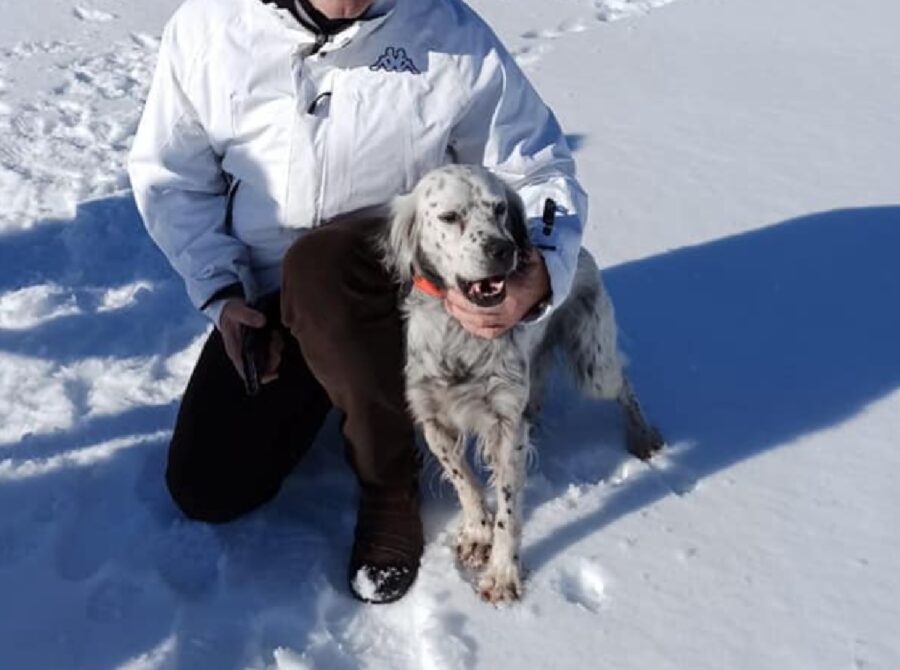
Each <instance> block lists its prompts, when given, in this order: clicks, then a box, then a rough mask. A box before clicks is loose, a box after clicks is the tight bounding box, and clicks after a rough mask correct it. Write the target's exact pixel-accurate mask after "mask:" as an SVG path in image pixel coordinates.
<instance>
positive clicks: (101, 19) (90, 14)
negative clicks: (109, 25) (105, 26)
mask: <svg viewBox="0 0 900 670" xmlns="http://www.w3.org/2000/svg"><path fill="white" fill-rule="evenodd" d="M72 13H73V14H74V15H75V17H76V18H79V19H81V20H82V21H91V22H94V23H106V22H107V21H113V20H114V19H116V18H117V17H116V15H115V14H110V13H109V12H104V11H101V10H99V9H90V8H89V7H78V6H76V7H75V8H73V9H72Z"/></svg>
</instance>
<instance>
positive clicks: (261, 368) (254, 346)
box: [241, 326, 271, 396]
mask: <svg viewBox="0 0 900 670" xmlns="http://www.w3.org/2000/svg"><path fill="white" fill-rule="evenodd" d="M270 335H271V331H270V330H269V329H268V328H266V327H265V326H263V327H262V328H250V327H249V326H243V327H242V328H241V360H242V361H243V363H244V385H245V387H246V389H247V395H251V396H253V395H256V394H257V393H259V377H260V375H261V374H263V373H264V372H265V370H266V363H268V360H269V337H270Z"/></svg>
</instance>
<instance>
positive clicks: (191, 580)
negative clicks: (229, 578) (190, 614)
mask: <svg viewBox="0 0 900 670" xmlns="http://www.w3.org/2000/svg"><path fill="white" fill-rule="evenodd" d="M221 553H222V549H221V546H220V544H219V540H218V538H217V537H216V535H215V533H213V531H212V530H211V529H210V528H209V526H207V525H206V524H202V523H195V522H192V521H181V520H179V521H176V522H175V523H173V524H172V526H171V528H169V530H168V532H166V533H165V534H164V535H163V536H162V537H160V538H159V540H158V542H157V545H156V547H155V548H154V554H153V558H154V560H155V562H156V569H157V571H158V572H159V576H160V577H161V578H162V580H163V581H164V582H165V583H166V584H167V585H168V586H169V588H171V589H172V590H173V591H175V592H176V593H178V594H179V595H181V596H183V597H185V598H187V599H189V600H196V599H198V598H201V597H203V596H205V595H206V594H208V593H209V592H210V591H212V590H213V589H214V588H215V586H216V584H217V582H218V581H219V556H220V555H221Z"/></svg>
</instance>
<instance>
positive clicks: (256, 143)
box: [129, 0, 586, 602]
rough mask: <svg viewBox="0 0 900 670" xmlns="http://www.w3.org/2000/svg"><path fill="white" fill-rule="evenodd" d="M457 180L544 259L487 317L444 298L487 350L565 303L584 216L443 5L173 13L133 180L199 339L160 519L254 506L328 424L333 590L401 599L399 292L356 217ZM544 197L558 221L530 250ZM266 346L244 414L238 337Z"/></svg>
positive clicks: (454, 13) (403, 438) (408, 452)
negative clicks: (460, 172)
mask: <svg viewBox="0 0 900 670" xmlns="http://www.w3.org/2000/svg"><path fill="white" fill-rule="evenodd" d="M454 161H455V162H462V163H475V164H481V165H485V166H486V167H488V168H489V169H491V170H493V171H495V172H496V173H497V174H498V175H499V176H501V177H502V178H504V179H505V180H507V181H508V182H509V183H511V184H512V185H513V186H514V187H515V188H516V189H517V190H518V192H519V194H520V195H521V196H522V198H523V200H524V202H525V204H526V207H527V210H528V214H529V216H530V217H531V219H530V222H529V227H530V229H531V231H532V234H533V235H534V236H536V237H537V236H539V237H540V243H541V246H542V247H543V248H545V249H546V251H545V252H544V253H543V256H541V254H536V257H535V258H534V259H532V262H531V263H530V264H529V266H528V267H529V269H528V270H527V275H528V279H529V280H528V281H527V282H522V285H521V287H520V288H519V289H518V293H517V294H515V295H513V294H512V291H513V289H512V287H511V289H510V290H511V294H510V295H508V297H507V300H506V302H505V303H504V304H503V305H500V306H499V307H496V308H491V309H486V310H481V309H476V308H474V307H473V306H471V305H470V304H468V303H467V302H466V301H465V300H464V299H463V298H462V297H461V296H460V295H459V294H458V293H457V292H455V291H452V292H451V293H450V295H449V296H448V298H447V302H446V304H447V309H448V310H449V311H450V313H451V314H453V316H455V317H456V318H457V319H458V320H459V321H460V322H461V323H462V324H463V325H464V327H466V328H467V329H469V330H470V331H472V332H474V333H476V334H480V335H482V336H485V337H491V336H496V335H498V334H499V333H501V332H503V331H505V330H506V329H508V328H510V327H512V326H513V325H515V324H516V323H517V322H518V321H519V320H520V319H521V318H522V317H523V315H524V314H525V313H527V312H528V311H530V310H531V309H532V308H533V307H535V306H536V305H537V304H538V303H540V302H541V301H546V302H547V310H549V309H552V307H553V305H556V304H559V302H561V301H562V300H563V299H564V298H565V296H566V294H567V292H568V290H569V287H570V285H571V283H572V278H573V273H574V269H575V258H576V255H577V253H578V248H579V246H580V243H581V230H582V223H581V222H582V221H583V220H584V217H585V214H586V197H585V195H584V192H583V191H582V189H581V187H580V186H579V185H578V183H577V182H576V181H575V177H574V165H573V162H572V159H571V156H570V153H569V150H568V148H567V147H566V143H565V138H564V136H563V135H562V132H561V131H560V128H559V125H558V124H557V122H556V120H555V119H554V117H553V115H552V114H551V112H550V111H549V110H548V109H547V107H546V106H545V105H544V104H543V102H542V101H541V100H540V98H539V97H538V95H537V94H536V93H535V92H534V90H533V89H532V88H531V86H530V84H529V83H528V81H527V80H526V79H525V77H524V75H523V74H522V72H521V71H520V70H519V68H518V67H517V66H516V65H515V63H514V62H513V60H512V59H511V57H510V56H509V54H508V53H507V52H506V51H505V49H504V48H503V47H502V45H501V44H500V43H499V42H498V40H497V38H496V37H495V36H494V34H493V33H492V32H491V30H490V29H489V28H488V27H487V26H486V25H485V24H484V23H483V22H482V20H481V19H480V18H479V17H477V16H476V15H475V14H474V12H473V11H472V10H471V9H470V8H468V7H467V6H466V5H465V4H464V3H463V2H461V0H187V1H186V2H185V3H184V4H183V5H182V6H181V7H180V8H179V9H178V10H177V11H176V13H175V14H174V16H173V17H172V18H171V20H170V21H169V23H168V24H167V25H166V28H165V31H164V33H163V37H162V43H161V46H160V51H159V62H158V64H157V68H156V72H155V75H154V79H153V83H152V86H151V89H150V93H149V96H148V98H147V102H146V107H145V109H144V113H143V116H142V119H141V122H140V125H139V128H138V130H137V135H136V137H135V140H134V145H133V148H132V151H131V154H130V158H129V173H130V177H131V183H132V186H133V189H134V194H135V199H136V201H137V204H138V208H139V209H140V212H141V215H142V217H143V219H144V222H145V225H146V227H147V230H148V232H149V233H150V235H151V237H152V238H153V240H154V241H155V242H156V243H157V244H158V245H159V247H160V248H161V249H162V251H163V252H164V253H165V254H166V256H167V257H168V259H169V261H170V262H171V264H172V265H173V267H174V268H175V270H176V271H177V272H178V273H179V274H180V275H181V276H182V277H183V278H184V281H185V283H186V285H187V291H188V295H189V296H190V299H191V301H192V302H193V303H194V304H195V305H196V306H197V307H198V308H199V309H201V310H203V312H204V313H205V314H206V315H207V316H209V318H210V319H211V320H212V321H213V323H214V324H215V325H216V328H215V329H214V330H213V332H212V334H211V335H210V337H209V339H208V340H207V342H206V344H205V346H204V348H203V351H202V353H201V355H200V359H199V361H198V362H197V364H196V367H195V369H194V371H193V374H192V376H191V379H190V382H189V383H188V386H187V389H186V391H185V394H184V398H183V399H182V402H181V407H180V410H179V414H178V419H177V422H176V426H175V430H174V434H173V437H172V441H171V444H170V447H169V456H168V466H167V471H166V481H167V484H168V487H169V490H170V492H171V495H172V497H173V499H174V500H175V502H176V503H177V504H178V506H179V507H180V508H181V510H183V511H184V513H185V514H186V515H187V516H189V517H191V518H193V519H198V520H203V521H207V522H213V523H219V522H226V521H229V520H231V519H234V518H235V517H237V516H239V515H241V514H244V513H246V512H248V511H250V510H252V509H254V508H256V507H258V506H259V505H261V504H263V503H265V502H266V501H268V500H269V499H271V498H272V497H273V496H275V494H276V493H277V492H278V490H279V488H280V486H281V483H282V481H283V480H284V478H285V477H286V476H287V475H288V473H289V472H290V471H291V470H292V468H293V467H294V466H295V465H296V464H297V462H298V461H299V460H300V459H301V457H302V456H303V454H304V453H305V452H306V450H307V449H308V448H309V446H310V444H311V443H312V441H313V439H314V437H315V435H316V433H317V431H318V430H319V428H320V426H321V425H322V422H323V421H324V419H325V416H326V414H327V413H328V412H329V410H330V409H331V408H332V407H334V408H337V409H338V410H339V411H340V412H342V414H343V422H342V432H343V435H344V438H345V440H346V445H347V456H348V459H349V461H350V464H351V465H352V467H353V469H354V471H355V473H356V476H357V478H358V480H359V484H360V488H361V495H360V500H359V511H358V516H357V523H356V529H355V536H354V544H353V550H352V555H351V558H350V566H349V576H350V587H351V590H352V591H353V593H354V595H355V596H356V597H358V598H360V599H362V600H366V601H369V602H390V601H392V600H396V599H397V598H399V597H401V596H402V595H403V594H404V593H405V592H406V591H407V590H408V589H409V587H410V586H411V584H412V583H413V581H414V579H415V576H416V572H417V570H418V565H419V559H420V557H421V554H422V546H423V537H422V525H421V522H420V519H419V504H418V492H417V485H416V481H417V474H418V459H417V454H416V449H415V442H414V428H413V425H412V422H411V420H410V418H409V415H408V413H407V409H406V403H405V400H404V389H403V377H402V371H403V366H404V358H403V357H404V353H403V352H404V348H403V325H402V320H401V315H400V313H399V311H398V309H397V292H398V290H400V287H399V286H397V284H396V283H395V282H394V280H393V279H392V278H391V277H390V276H389V275H388V274H387V273H386V272H385V270H384V269H383V267H382V266H381V263H380V259H379V257H378V254H377V252H376V251H375V249H374V247H373V246H372V244H371V239H372V237H373V236H374V234H375V232H376V231H377V230H378V229H379V226H383V225H384V215H383V214H381V215H375V214H373V213H372V211H371V210H370V211H369V212H368V213H367V212H366V211H365V208H367V207H371V206H374V205H377V204H379V203H385V202H387V201H388V200H390V198H392V197H393V196H395V195H398V194H400V193H403V192H407V191H409V190H411V188H412V187H413V186H414V184H415V183H416V181H417V179H418V178H419V177H420V176H421V175H423V174H425V173H426V172H428V171H429V170H431V169H432V168H435V167H438V166H440V165H442V164H445V163H448V162H454ZM546 198H552V199H554V200H555V201H556V202H557V203H559V204H560V205H561V206H562V207H564V208H565V209H566V210H567V211H568V212H570V213H571V214H570V215H568V216H563V217H560V218H558V219H557V224H556V226H555V227H554V229H553V230H552V231H551V232H550V233H549V234H545V233H544V232H543V230H542V224H541V221H540V216H541V213H542V208H543V203H544V201H545V199H546ZM448 225H450V224H448ZM279 291H280V298H279V299H276V300H272V299H270V300H269V303H270V307H269V308H265V309H262V311H259V310H257V309H253V308H251V307H250V306H249V305H250V304H254V303H255V301H257V300H258V299H259V298H260V297H261V296H267V295H268V296H272V295H275V296H278V295H279V293H277V292H279ZM279 303H280V304H279ZM263 327H265V328H267V329H269V330H270V331H272V337H271V343H272V344H271V347H270V350H269V355H268V362H267V363H266V364H265V365H264V368H265V369H264V371H263V374H262V382H263V385H262V387H261V389H260V391H259V393H258V394H256V395H247V394H246V393H245V390H244V386H243V384H242V382H241V376H242V375H243V372H242V370H243V366H242V362H241V333H242V329H243V328H263Z"/></svg>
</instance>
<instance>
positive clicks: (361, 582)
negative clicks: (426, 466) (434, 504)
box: [347, 489, 424, 604]
mask: <svg viewBox="0 0 900 670" xmlns="http://www.w3.org/2000/svg"><path fill="white" fill-rule="evenodd" d="M423 546H424V537H423V534H422V521H421V519H420V518H419V501H418V496H417V495H416V493H415V490H414V489H411V490H409V491H403V492H400V493H397V492H395V491H394V492H391V491H377V492H373V491H368V492H363V495H362V498H361V500H360V504H359V512H358V514H357V518H356V533H355V539H354V542H353V552H352V554H351V557H350V565H349V570H348V575H347V576H348V581H349V585H350V591H351V593H353V595H354V597H356V598H357V599H359V600H361V601H363V602H366V603H377V604H385V603H392V602H394V601H396V600H399V599H400V598H402V597H403V596H404V595H405V594H406V592H407V591H408V590H409V588H410V587H411V586H412V585H413V582H415V581H416V575H417V574H418V572H419V560H420V559H421V557H422V549H423Z"/></svg>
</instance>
